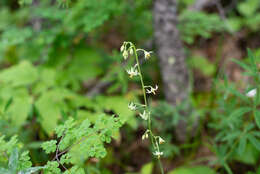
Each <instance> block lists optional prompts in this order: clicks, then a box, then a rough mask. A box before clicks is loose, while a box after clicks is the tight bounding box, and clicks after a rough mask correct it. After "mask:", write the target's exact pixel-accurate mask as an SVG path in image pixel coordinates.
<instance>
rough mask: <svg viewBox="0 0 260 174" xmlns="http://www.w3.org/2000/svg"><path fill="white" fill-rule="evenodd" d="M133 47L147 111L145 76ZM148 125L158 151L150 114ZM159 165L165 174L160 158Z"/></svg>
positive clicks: (153, 144) (162, 173)
mask: <svg viewBox="0 0 260 174" xmlns="http://www.w3.org/2000/svg"><path fill="white" fill-rule="evenodd" d="M131 46H132V47H133V49H134V54H135V60H136V64H137V68H138V72H139V77H140V81H141V85H142V91H143V96H144V104H145V109H147V108H148V102H147V96H146V92H145V85H144V81H143V76H142V72H141V67H140V63H139V58H138V55H137V50H136V48H135V46H134V45H133V44H131ZM147 124H148V130H149V133H150V141H151V143H152V146H153V148H154V149H156V146H155V143H154V135H153V132H152V123H151V116H150V114H149V116H148V122H147ZM158 163H159V167H160V170H161V174H164V171H163V165H162V163H161V160H160V159H159V158H158Z"/></svg>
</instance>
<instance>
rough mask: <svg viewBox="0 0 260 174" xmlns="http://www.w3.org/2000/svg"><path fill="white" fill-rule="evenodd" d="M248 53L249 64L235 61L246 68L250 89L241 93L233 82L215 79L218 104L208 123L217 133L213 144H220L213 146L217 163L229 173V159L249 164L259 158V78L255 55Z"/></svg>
mask: <svg viewBox="0 0 260 174" xmlns="http://www.w3.org/2000/svg"><path fill="white" fill-rule="evenodd" d="M248 55H249V59H250V63H249V65H248V64H245V63H243V62H241V61H237V60H234V61H235V62H236V63H238V64H239V65H240V66H241V67H243V68H244V69H245V70H246V72H245V74H246V75H247V76H250V77H251V78H252V79H253V80H254V83H253V84H249V85H248V86H247V88H248V89H250V90H247V91H246V92H245V93H241V92H240V91H239V90H237V89H236V88H235V87H234V85H232V84H228V82H227V80H226V79H224V84H223V83H221V82H219V81H218V82H219V83H218V87H217V89H219V90H218V91H219V92H220V93H219V98H218V104H219V105H220V107H219V108H217V110H216V112H215V113H214V114H213V119H214V122H213V123H211V124H210V126H211V127H212V128H214V129H216V130H217V132H218V134H217V135H216V138H215V140H216V143H217V144H219V145H218V147H217V146H216V147H215V149H216V154H217V156H218V158H219V161H218V162H219V163H220V164H221V165H223V166H224V168H225V169H226V170H227V172H228V173H232V172H231V170H230V168H229V167H228V161H229V160H231V159H234V158H236V159H238V160H240V161H243V162H244V163H251V164H252V163H255V162H256V161H257V159H258V158H259V151H260V149H259V147H260V141H259V134H260V132H259V129H258V128H257V127H258V110H257V109H256V108H257V107H258V105H259V90H258V89H259V77H258V71H257V65H256V63H255V56H254V55H253V54H252V52H251V51H250V50H249V51H248ZM252 89H253V90H256V93H254V92H253V93H252ZM248 91H249V92H248ZM255 151H257V152H255ZM239 156H240V158H239Z"/></svg>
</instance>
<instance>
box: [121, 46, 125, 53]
mask: <svg viewBox="0 0 260 174" xmlns="http://www.w3.org/2000/svg"><path fill="white" fill-rule="evenodd" d="M124 50H125V45H124V44H123V45H122V46H121V48H120V51H121V52H123V51H124Z"/></svg>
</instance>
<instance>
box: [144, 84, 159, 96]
mask: <svg viewBox="0 0 260 174" xmlns="http://www.w3.org/2000/svg"><path fill="white" fill-rule="evenodd" d="M149 88H150V90H149V89H146V93H147V94H151V93H153V94H154V95H155V94H156V93H155V92H156V91H157V89H158V86H157V85H155V88H153V87H152V86H149Z"/></svg>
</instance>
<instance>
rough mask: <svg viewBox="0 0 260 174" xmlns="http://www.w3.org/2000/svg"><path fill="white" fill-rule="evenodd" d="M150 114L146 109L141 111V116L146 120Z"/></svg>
mask: <svg viewBox="0 0 260 174" xmlns="http://www.w3.org/2000/svg"><path fill="white" fill-rule="evenodd" d="M149 114H150V112H148V113H147V112H145V110H144V112H143V113H139V115H140V117H141V118H142V119H144V120H147V119H148V116H149Z"/></svg>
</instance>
